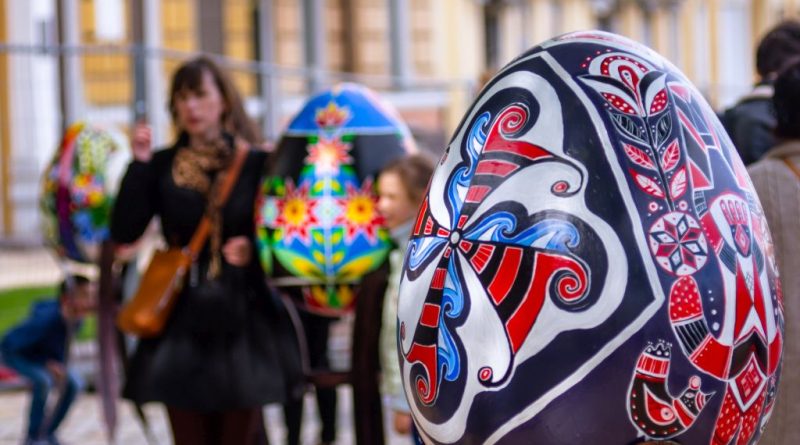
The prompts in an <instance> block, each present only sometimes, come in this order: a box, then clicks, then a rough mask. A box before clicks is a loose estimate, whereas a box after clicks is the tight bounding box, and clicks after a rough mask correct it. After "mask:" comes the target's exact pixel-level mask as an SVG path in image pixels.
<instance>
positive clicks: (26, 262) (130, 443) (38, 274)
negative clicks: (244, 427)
mask: <svg viewBox="0 0 800 445" xmlns="http://www.w3.org/2000/svg"><path fill="white" fill-rule="evenodd" d="M81 272H82V273H87V274H91V271H81ZM60 277H61V272H60V270H59V267H58V264H57V263H56V261H55V259H54V257H53V256H52V255H51V254H50V253H49V252H48V251H47V250H46V249H44V248H33V249H32V248H16V247H13V248H9V247H7V246H0V290H2V289H12V288H16V287H25V286H41V285H51V284H55V283H56V282H58V280H60ZM349 328H350V324H349V323H348V321H347V320H345V321H344V322H342V323H336V324H334V325H333V326H332V331H331V344H330V349H331V362H332V363H331V365H332V366H333V367H335V368H341V367H346V366H347V363H348V362H349V347H350V341H349V340H350V335H349ZM86 346H87V347H89V346H93V345H86ZM75 403H76V404H75V406H73V408H72V410H71V412H70V415H69V417H68V418H67V420H66V421H65V423H64V424H63V425H62V428H61V430H60V434H59V437H60V438H61V439H62V441H63V443H64V444H65V445H101V444H108V443H109V442H108V441H107V439H106V435H105V430H104V427H103V422H102V414H101V412H100V404H99V401H98V399H97V397H96V396H94V395H91V394H85V395H82V396H81V397H80V398H79V399H78V400H77V401H76V402H75ZM27 406H28V396H27V394H26V393H25V392H23V391H4V392H0V445H19V444H21V443H22V438H23V430H24V428H25V423H26V421H27V409H28V408H27ZM305 408H306V413H305V415H304V419H305V422H304V424H303V444H304V445H316V443H317V440H318V431H319V421H318V417H317V414H316V403H314V401H313V397H312V396H309V400H307V403H306V404H305ZM118 409H119V417H120V420H119V426H118V430H117V440H116V443H115V444H114V445H138V444H145V445H146V444H147V441H146V438H145V436H144V434H143V433H142V430H141V428H140V426H139V423H138V420H137V419H136V417H135V415H134V413H133V410H132V409H131V406H130V405H129V404H128V403H127V402H123V401H120V403H119V405H118ZM145 410H146V414H147V417H148V419H149V421H150V423H151V425H152V428H153V431H154V433H155V436H156V438H157V441H158V442H157V444H158V445H169V444H170V443H171V440H170V439H169V436H170V434H169V425H168V422H167V419H166V413H165V411H164V409H163V407H161V406H160V405H158V404H152V405H149V406H147V407H146V408H145ZM264 412H265V419H266V423H267V431H268V434H269V436H270V443H272V444H273V445H274V444H282V443H284V437H285V429H284V427H283V415H282V412H281V410H280V407H278V406H269V407H267V408H266V409H265V410H264ZM338 422H339V425H338V438H337V439H338V440H337V444H339V445H348V444H353V443H354V442H355V441H354V439H353V415H352V395H351V391H350V388H349V387H340V388H339V413H338ZM384 430H385V431H386V434H387V440H386V443H387V445H409V444H411V441H410V440H408V439H407V438H404V437H397V436H395V435H394V434H393V433H392V431H391V427H390V426H389V424H388V419H387V423H386V426H385V428H384Z"/></svg>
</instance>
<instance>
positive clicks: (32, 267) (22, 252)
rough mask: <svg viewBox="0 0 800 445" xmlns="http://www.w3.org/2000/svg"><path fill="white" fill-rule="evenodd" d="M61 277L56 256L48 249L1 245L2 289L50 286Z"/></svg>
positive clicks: (0, 283)
mask: <svg viewBox="0 0 800 445" xmlns="http://www.w3.org/2000/svg"><path fill="white" fill-rule="evenodd" d="M60 279H61V271H60V270H59V267H58V264H57V263H56V260H55V257H54V256H53V255H51V254H50V252H49V251H47V249H45V248H43V247H37V248H20V247H8V246H0V290H4V289H13V288H18V287H33V286H48V285H52V284H55V283H57V282H58V281H59V280H60Z"/></svg>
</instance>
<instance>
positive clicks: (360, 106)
mask: <svg viewBox="0 0 800 445" xmlns="http://www.w3.org/2000/svg"><path fill="white" fill-rule="evenodd" d="M413 150H415V148H414V144H413V140H412V138H411V136H410V133H409V131H408V128H407V127H406V125H405V124H404V123H403V122H402V121H401V120H400V118H399V117H398V116H397V114H396V113H395V112H394V111H393V110H392V109H391V108H390V107H389V106H388V105H387V104H385V103H383V102H382V101H381V100H380V99H379V98H378V97H377V96H376V95H375V94H374V93H373V92H371V91H370V90H368V89H367V88H365V87H363V86H360V85H356V84H342V85H338V86H336V87H334V88H332V89H331V90H328V91H324V92H322V93H320V94H318V95H316V96H314V97H312V98H311V99H309V101H308V102H307V103H306V104H305V106H304V107H303V108H302V109H301V111H300V112H299V113H298V114H297V116H296V117H295V118H294V119H293V120H292V121H291V123H290V124H289V126H288V128H287V130H286V132H285V134H284V135H283V137H282V138H281V140H280V142H279V143H278V147H277V151H276V154H275V163H274V166H273V168H272V169H271V171H270V173H269V174H268V177H267V179H266V180H265V181H264V185H263V190H262V194H261V198H262V199H261V200H260V201H259V204H258V211H257V222H256V225H257V232H258V236H257V240H258V246H259V251H260V258H261V261H262V264H263V266H264V268H265V269H266V271H267V273H268V274H270V275H271V276H272V283H273V284H275V285H276V286H279V287H282V288H284V290H285V291H286V292H288V293H289V294H291V295H293V296H294V297H296V298H297V299H298V301H299V302H301V303H302V305H303V306H304V307H305V308H306V309H308V310H310V311H312V312H316V313H319V314H323V315H331V316H336V315H339V314H341V313H344V312H346V311H347V310H349V309H350V308H352V306H353V304H354V296H355V288H354V285H356V284H357V283H358V282H359V280H360V279H361V277H363V276H364V275H365V274H366V273H368V272H370V271H372V270H374V269H375V268H376V267H378V266H380V265H381V264H382V263H383V261H384V260H385V259H386V256H387V254H388V252H389V249H390V247H391V241H390V238H389V236H388V232H387V231H386V229H385V228H384V227H383V218H382V217H381V215H380V213H379V212H378V209H377V197H376V194H375V191H374V187H373V181H374V178H375V177H376V176H377V174H378V173H379V172H380V170H381V169H382V168H383V167H384V166H385V165H386V164H387V163H388V162H391V161H392V160H395V159H397V158H398V157H401V156H403V155H404V154H406V153H407V152H410V151H413Z"/></svg>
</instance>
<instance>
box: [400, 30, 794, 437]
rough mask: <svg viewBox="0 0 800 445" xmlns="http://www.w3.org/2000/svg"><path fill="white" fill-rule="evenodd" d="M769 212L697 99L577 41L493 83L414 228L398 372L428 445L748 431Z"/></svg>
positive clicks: (765, 285)
mask: <svg viewBox="0 0 800 445" xmlns="http://www.w3.org/2000/svg"><path fill="white" fill-rule="evenodd" d="M781 298H782V297H781V293H780V284H779V282H778V273H777V270H776V266H775V260H774V258H773V254H772V242H771V239H770V233H769V230H768V228H767V222H766V221H765V220H764V215H763V213H762V210H761V206H760V204H759V201H758V197H757V196H756V194H755V192H754V191H753V187H752V185H751V183H750V179H749V177H748V176H747V173H746V171H745V168H744V166H743V165H742V162H741V161H740V159H739V158H738V156H737V154H736V150H735V149H734V147H733V145H732V144H731V141H730V139H729V138H728V136H727V135H726V134H725V133H724V131H723V130H722V126H721V125H720V123H719V121H718V120H717V118H716V117H715V115H714V113H713V111H712V110H711V108H709V106H708V104H707V103H706V101H705V100H704V99H703V97H702V96H701V95H700V93H698V91H697V90H696V89H695V88H694V87H693V86H692V84H691V83H690V82H689V81H688V80H687V79H686V77H685V76H684V75H683V74H681V73H680V72H679V71H678V70H677V69H676V68H675V67H674V66H672V65H671V64H670V63H669V62H667V61H666V60H665V59H664V58H662V57H661V56H659V55H658V54H655V53H654V52H653V51H651V50H649V49H647V48H645V47H643V46H641V45H639V44H637V43H635V42H632V41H630V40H628V39H625V38H622V37H619V36H616V35H612V34H607V33H603V32H584V33H573V34H567V35H564V36H561V37H559V38H555V39H553V40H550V41H548V42H546V43H544V44H542V45H540V46H537V47H535V48H533V49H531V50H529V51H528V52H526V53H524V54H523V55H521V56H520V57H518V58H517V59H515V60H514V61H512V62H511V63H510V64H508V65H507V66H506V67H505V68H503V69H502V70H501V71H500V72H499V73H498V74H497V75H496V76H495V77H494V79H492V80H491V81H490V82H489V83H488V84H487V85H486V86H485V88H484V89H483V91H482V92H481V93H480V94H479V96H478V97H477V99H476V100H475V102H474V103H473V105H472V107H471V108H470V109H469V111H468V112H467V114H466V116H465V117H464V119H463V121H462V123H461V125H460V127H459V128H458V129H457V131H456V133H455V135H454V136H453V139H452V141H451V142H450V145H449V147H448V148H447V151H446V153H445V154H444V157H443V158H442V159H441V161H440V164H439V165H438V167H437V169H436V172H435V175H434V177H433V179H432V182H431V186H430V190H429V192H428V194H427V197H426V199H425V200H424V204H423V206H422V209H421V211H420V213H419V216H418V218H417V220H416V225H415V227H414V229H413V233H412V236H411V240H410V245H409V249H408V253H407V257H406V260H405V266H404V270H403V274H402V284H401V288H400V301H399V323H398V325H399V332H398V335H399V344H400V353H399V355H400V366H401V369H402V377H403V386H404V390H405V393H406V396H407V398H408V401H409V403H410V406H411V410H412V413H413V417H414V419H415V421H416V424H417V426H418V427H419V429H420V430H421V433H422V436H423V438H424V440H425V441H426V442H427V443H436V444H455V443H458V444H483V443H486V444H494V443H504V444H529V443H541V444H571V445H572V444H579V443H602V444H632V443H639V442H645V441H650V440H671V441H674V442H677V443H682V444H710V443H714V444H716V443H726V444H727V443H734V442H733V441H735V443H740V444H744V443H753V442H755V441H756V439H757V438H758V437H759V435H760V431H761V429H762V428H763V427H764V425H765V423H766V421H767V419H768V418H769V415H770V412H771V409H772V406H773V404H774V401H775V396H776V394H775V389H776V387H777V380H778V377H779V374H780V371H779V369H780V364H781V349H782V343H783V337H784V336H783V312H782V303H781Z"/></svg>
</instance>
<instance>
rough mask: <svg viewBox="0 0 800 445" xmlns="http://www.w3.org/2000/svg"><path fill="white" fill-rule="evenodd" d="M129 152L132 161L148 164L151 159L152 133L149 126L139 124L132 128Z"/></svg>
mask: <svg viewBox="0 0 800 445" xmlns="http://www.w3.org/2000/svg"><path fill="white" fill-rule="evenodd" d="M131 151H132V152H133V159H136V160H137V161H140V162H149V161H150V158H152V157H153V131H152V130H151V129H150V126H149V125H147V124H145V123H143V122H139V123H137V124H135V125H134V126H133V133H132V134H131Z"/></svg>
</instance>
